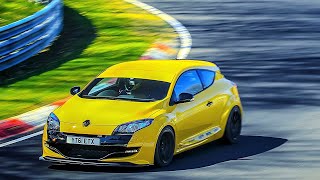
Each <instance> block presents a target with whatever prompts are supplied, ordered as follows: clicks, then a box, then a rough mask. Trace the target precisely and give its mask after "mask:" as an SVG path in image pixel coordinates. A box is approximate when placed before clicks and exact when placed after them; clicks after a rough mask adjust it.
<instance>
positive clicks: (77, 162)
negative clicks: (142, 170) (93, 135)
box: [39, 156, 149, 167]
mask: <svg viewBox="0 0 320 180" xmlns="http://www.w3.org/2000/svg"><path fill="white" fill-rule="evenodd" d="M39 160H40V161H47V162H51V163H59V164H72V165H88V166H111V167H117V166H121V167H145V166H149V165H148V164H133V163H130V162H98V161H97V162H92V161H80V160H69V159H61V158H53V157H43V156H40V157H39Z"/></svg>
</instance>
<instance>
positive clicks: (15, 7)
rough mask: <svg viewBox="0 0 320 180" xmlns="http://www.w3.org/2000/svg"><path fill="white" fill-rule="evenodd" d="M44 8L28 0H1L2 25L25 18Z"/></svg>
mask: <svg viewBox="0 0 320 180" xmlns="http://www.w3.org/2000/svg"><path fill="white" fill-rule="evenodd" d="M41 8H43V5H41V4H35V3H34V2H28V0H0V26H4V25H7V24H10V23H12V22H15V21H18V20H20V19H23V18H25V17H27V16H30V15H32V14H33V13H35V12H37V11H39V10H40V9H41Z"/></svg>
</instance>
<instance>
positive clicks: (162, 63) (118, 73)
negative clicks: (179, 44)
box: [98, 60, 219, 82]
mask: <svg viewBox="0 0 320 180" xmlns="http://www.w3.org/2000/svg"><path fill="white" fill-rule="evenodd" d="M193 68H202V69H209V70H212V71H219V68H218V67H217V66H216V65H215V64H214V63H211V62H208V61H200V60H139V61H128V62H124V63H119V64H116V65H113V66H111V67H109V68H108V69H106V70H105V71H104V72H102V73H101V74H100V75H99V76H98V78H106V77H126V78H129V77H130V78H142V79H152V80H159V81H165V82H171V81H172V80H173V79H174V77H175V76H176V75H177V74H180V73H181V72H183V71H185V70H188V69H193Z"/></svg>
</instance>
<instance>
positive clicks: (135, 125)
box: [113, 119, 153, 134]
mask: <svg viewBox="0 0 320 180" xmlns="http://www.w3.org/2000/svg"><path fill="white" fill-rule="evenodd" d="M152 121H153V119H143V120H138V121H133V122H129V123H126V124H121V125H119V126H118V127H117V128H116V129H115V130H114V131H113V134H133V133H134V132H137V131H139V130H140V129H142V128H145V127H147V126H149V125H150V124H151V123H152Z"/></svg>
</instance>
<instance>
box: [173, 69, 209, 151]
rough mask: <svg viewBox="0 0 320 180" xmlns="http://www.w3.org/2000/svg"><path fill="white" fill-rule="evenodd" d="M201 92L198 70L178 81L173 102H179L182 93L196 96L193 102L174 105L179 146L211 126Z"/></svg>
mask: <svg viewBox="0 0 320 180" xmlns="http://www.w3.org/2000/svg"><path fill="white" fill-rule="evenodd" d="M201 91H203V86H202V83H201V80H200V78H199V75H198V73H197V71H196V70H188V71H186V72H184V73H182V74H181V75H180V77H179V78H178V80H177V81H176V84H175V87H174V90H173V94H172V101H177V100H179V99H178V97H179V94H181V93H190V94H192V95H194V100H193V101H191V102H186V103H180V104H176V105H174V106H176V107H175V109H174V110H173V112H172V113H174V114H175V115H176V122H175V124H176V128H177V132H176V138H177V142H178V143H179V144H180V145H179V146H183V144H185V143H184V142H186V141H188V139H189V138H190V137H192V136H194V135H196V134H198V133H199V132H201V131H203V130H204V129H206V128H207V127H208V125H209V122H208V121H207V117H206V115H205V114H204V111H205V110H206V109H207V106H206V104H205V101H204V99H203V98H202V96H201V95H200V94H201ZM181 143H182V144H181Z"/></svg>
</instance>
